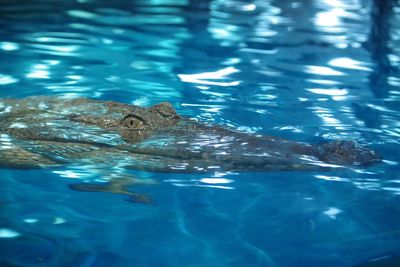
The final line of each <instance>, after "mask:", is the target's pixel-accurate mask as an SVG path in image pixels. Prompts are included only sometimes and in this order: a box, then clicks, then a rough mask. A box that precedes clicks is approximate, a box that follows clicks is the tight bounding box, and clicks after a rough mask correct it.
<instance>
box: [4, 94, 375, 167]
mask: <svg viewBox="0 0 400 267" xmlns="http://www.w3.org/2000/svg"><path fill="white" fill-rule="evenodd" d="M0 134H1V139H0V164H1V165H6V166H12V167H39V166H51V165H58V164H65V163H66V164H75V163H80V162H85V163H109V164H111V165H115V164H119V165H121V166H124V167H128V168H136V169H143V170H150V171H190V172H192V171H199V172H202V171H209V170H219V169H220V170H235V171H246V170H250V171H268V170H309V169H311V170H312V169H317V168H321V165H322V166H323V165H324V164H331V165H332V164H333V165H365V164H369V163H372V162H374V161H377V160H378V157H377V156H376V155H375V153H374V152H373V151H371V150H368V149H366V148H362V147H360V146H358V145H357V144H356V143H354V142H351V141H334V142H330V143H325V144H315V145H310V144H306V143H299V142H294V141H290V140H285V139H280V138H276V137H271V136H261V135H253V134H247V133H242V132H237V131H234V130H231V129H227V128H223V127H221V126H209V125H206V124H202V123H198V122H195V121H193V120H189V119H187V118H183V117H181V116H179V115H178V114H177V113H176V111H175V110H174V108H173V107H172V105H170V104H169V103H166V102H164V103H160V104H158V105H155V106H152V107H149V108H142V107H138V106H134V105H128V104H124V103H118V102H107V101H98V100H91V99H82V98H81V99H62V98H57V97H30V98H25V99H19V100H17V99H4V100H2V101H0Z"/></svg>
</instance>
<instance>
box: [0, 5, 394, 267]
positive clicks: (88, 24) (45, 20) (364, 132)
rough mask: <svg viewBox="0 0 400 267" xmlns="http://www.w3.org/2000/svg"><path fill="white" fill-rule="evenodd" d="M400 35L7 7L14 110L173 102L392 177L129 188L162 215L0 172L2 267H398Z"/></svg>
mask: <svg viewBox="0 0 400 267" xmlns="http://www.w3.org/2000/svg"><path fill="white" fill-rule="evenodd" d="M399 25H400V7H399V4H398V1H389V0H387V1H363V0H348V1H345V0H336V1H324V0H305V1H277V0H276V1H272V0H260V1H257V0H254V1H233V0H213V1H194V0H193V1H189V0H182V1H178V0H148V1H144V0H143V1H127V0H125V1H123V0H114V1H107V0H102V1H101V0H77V1H67V0H65V1H61V0H57V1H55V0H54V1H53V0H36V1H33V0H32V1H22V0H21V1H15V0H13V1H11V0H3V1H1V3H0V32H1V35H0V61H1V64H0V97H1V98H7V97H16V98H22V97H25V96H32V95H62V96H66V97H90V98H95V99H103V100H116V101H121V102H126V103H130V104H136V105H143V106H149V105H153V104H156V103H158V102H161V101H169V102H171V103H172V104H173V105H174V107H175V108H176V109H177V111H178V112H179V113H180V114H183V115H185V116H188V117H192V118H196V119H198V120H200V121H204V122H207V123H212V124H219V125H224V126H227V127H233V128H235V129H238V130H240V131H244V132H250V133H257V134H268V135H274V136H279V137H283V138H288V139H292V140H297V141H304V142H320V141H325V140H337V139H345V140H353V141H357V142H358V143H360V144H362V145H364V146H368V147H370V148H373V149H374V150H376V151H378V153H379V154H380V155H381V156H382V158H383V162H382V163H379V164H375V165H373V166H369V167H357V168H342V169H336V170H332V171H329V172H323V173H322V172H299V171H292V172H290V171H289V172H254V173H253V172H246V173H236V172H215V173H213V172H210V173H206V174H191V173H189V174H174V173H153V172H145V171H134V170H126V171H125V172H126V173H128V174H131V175H135V176H137V177H141V178H146V179H147V178H149V179H154V180H156V181H157V182H158V184H157V185H142V186H138V187H137V188H135V191H137V192H142V193H146V194H149V195H151V196H152V198H153V199H154V202H155V204H154V205H144V204H137V203H132V202H128V201H126V198H125V197H124V196H121V195H113V194H105V193H89V192H78V191H73V190H71V189H69V187H68V185H69V184H71V183H75V182H77V181H97V180H100V179H101V178H102V175H104V171H105V170H104V169H98V168H87V167H85V166H81V167H77V166H65V167H58V168H48V169H35V170H17V169H12V168H2V169H0V177H1V179H0V188H1V191H0V192H1V193H0V207H1V209H0V266H13V267H16V266H82V267H88V266H101V267H108V266H112V267H114V266H116V267H120V266H121V267H124V266H134V267H142V266H143V267H144V266H146V267H172V266H174V267H175V266H179V267H180V266H184V267H219V266H230V267H231V266H234V267H236V266H238V267H239V266H258V267H261V266H267V267H269V266H271V267H272V266H273V267H275V266H276V267H281V266H283V267H291V266H315V267H317V266H324V267H325V266H327V267H331V266H332V267H333V266H338V267H339V266H353V265H356V264H360V263H363V262H366V261H368V260H371V259H377V258H382V257H390V256H396V255H399V252H400V206H399V200H400V174H399V173H400V172H399V171H400V167H399V161H400V141H399V140H400V139H399V137H400V123H399V121H400V115H399V114H400V113H399V112H400V78H399V77H400V75H399V74H400V71H399V64H400V49H399V48H400V27H399ZM114 171H116V170H115V168H113V166H110V168H109V169H107V172H109V173H110V172H111V173H112V172H114ZM394 264H395V263H394ZM393 266H396V265H393Z"/></svg>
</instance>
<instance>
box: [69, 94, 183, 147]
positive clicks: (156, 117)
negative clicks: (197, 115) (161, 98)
mask: <svg viewBox="0 0 400 267" xmlns="http://www.w3.org/2000/svg"><path fill="white" fill-rule="evenodd" d="M105 104H106V110H107V111H106V112H105V113H104V114H101V115H91V114H90V115H89V114H75V113H74V114H70V115H69V119H70V120H72V121H76V122H80V123H84V124H90V125H95V126H98V127H100V128H103V129H106V130H111V131H115V132H117V133H119V134H120V135H121V137H122V138H123V139H124V140H125V141H127V142H129V143H136V142H139V141H141V140H143V139H145V138H147V137H149V136H150V135H151V134H152V133H154V132H155V131H158V130H160V129H163V128H165V127H168V126H172V125H175V124H177V122H178V121H179V120H180V118H181V117H180V116H179V115H178V114H177V113H176V111H175V109H174V107H173V106H172V105H171V104H170V103H168V102H162V103H159V104H156V105H154V106H151V107H148V108H143V107H139V106H135V105H129V104H122V103H118V102H106V103H105Z"/></svg>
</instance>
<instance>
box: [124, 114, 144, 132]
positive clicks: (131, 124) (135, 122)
mask: <svg viewBox="0 0 400 267" xmlns="http://www.w3.org/2000/svg"><path fill="white" fill-rule="evenodd" d="M123 124H124V127H126V128H129V129H134V130H141V129H143V128H144V126H145V123H144V122H143V120H141V119H140V118H138V117H135V116H128V117H126V118H125V119H124V122H123Z"/></svg>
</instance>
